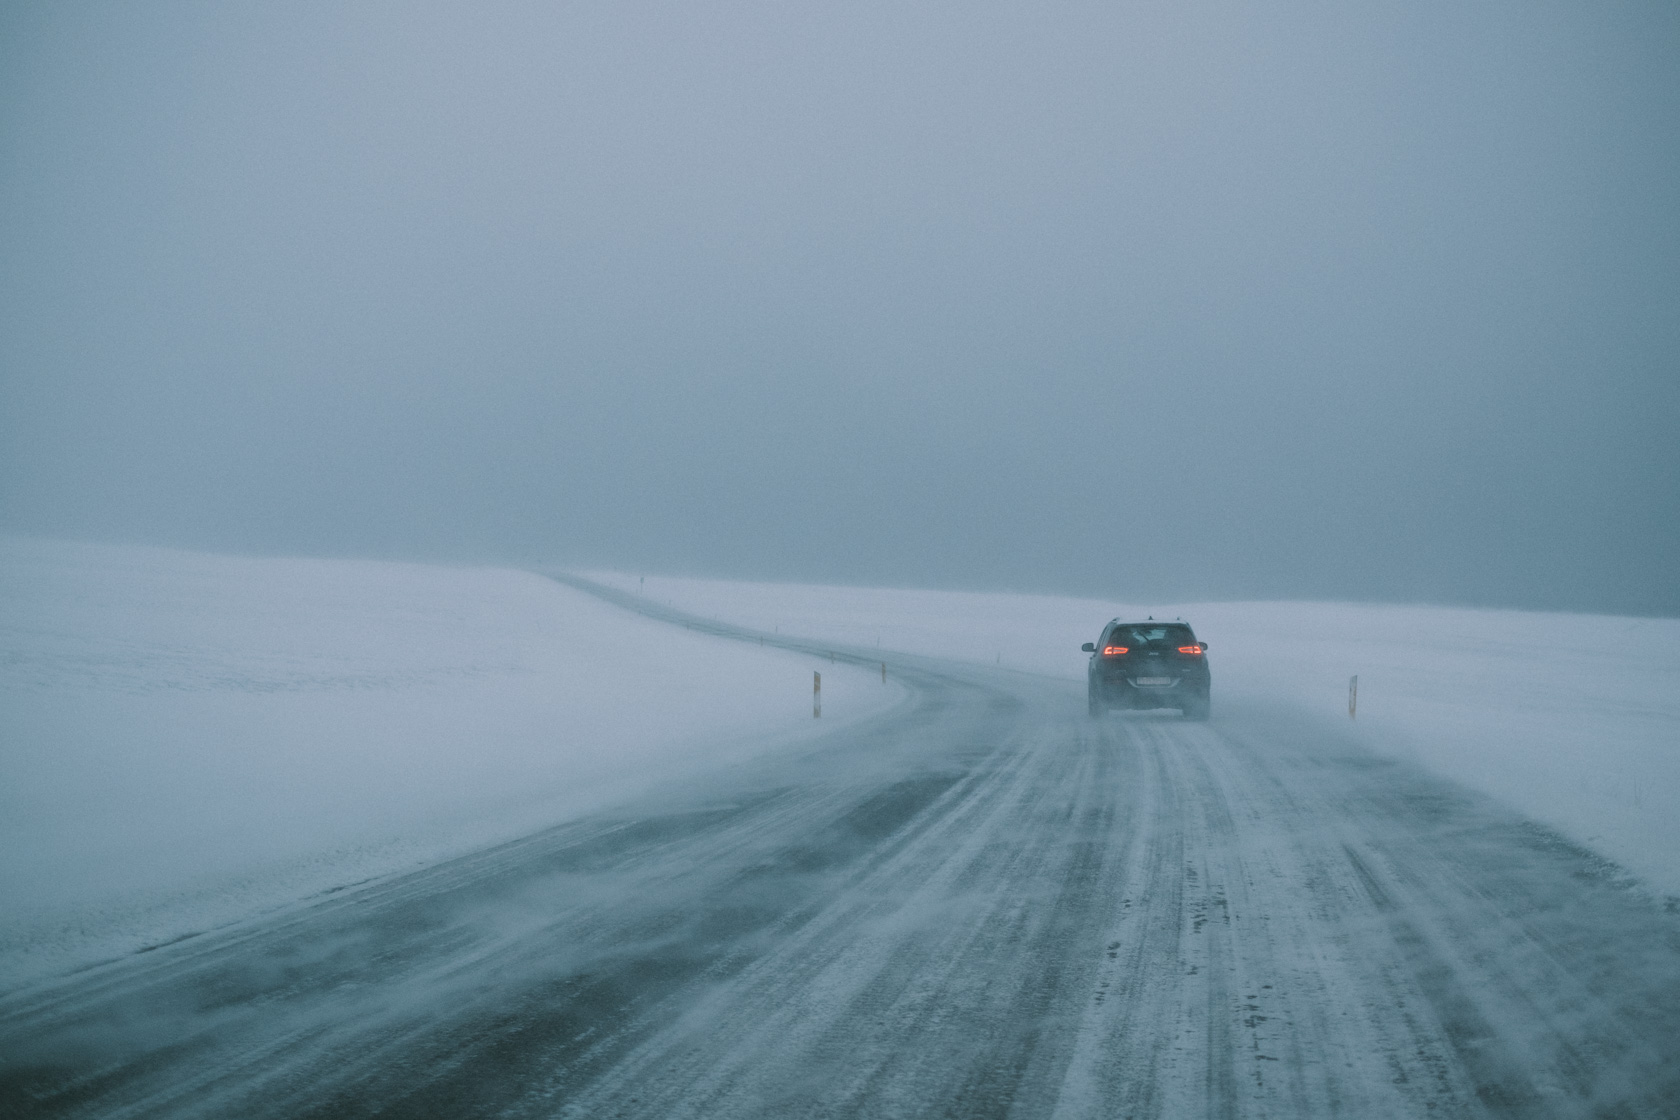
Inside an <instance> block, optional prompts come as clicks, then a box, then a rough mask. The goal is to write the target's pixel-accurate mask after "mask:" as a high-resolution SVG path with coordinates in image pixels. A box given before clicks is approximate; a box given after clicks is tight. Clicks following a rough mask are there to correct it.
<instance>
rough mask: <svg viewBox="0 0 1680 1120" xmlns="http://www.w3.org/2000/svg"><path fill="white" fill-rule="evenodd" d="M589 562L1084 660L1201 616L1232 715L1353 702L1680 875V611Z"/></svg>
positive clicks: (1368, 716) (803, 630) (1039, 664)
mask: <svg viewBox="0 0 1680 1120" xmlns="http://www.w3.org/2000/svg"><path fill="white" fill-rule="evenodd" d="M585 574H586V575H587V576H588V577H589V578H591V579H594V580H597V581H599V582H601V583H605V584H609V585H611V586H614V587H618V588H621V589H625V590H630V591H635V590H637V589H638V588H643V587H645V591H644V593H645V594H646V595H647V596H648V597H650V598H653V599H656V600H659V601H661V602H665V603H669V604H671V605H673V606H676V607H679V608H682V609H684V610H688V611H691V612H693V613H695V614H699V615H704V616H707V617H713V618H719V619H723V620H726V621H729V622H734V623H737V624H740V625H744V626H749V627H754V628H760V629H764V630H771V629H777V628H779V629H780V630H781V632H782V633H784V634H802V635H808V636H811V637H814V638H820V639H822V640H826V641H832V642H835V643H849V644H852V645H856V646H864V647H870V646H876V645H879V646H881V647H882V648H885V649H896V650H905V651H909V652H915V653H924V654H930V655H934V656H940V657H951V658H956V659H960V660H965V661H973V662H979V663H982V664H996V665H1001V666H1003V667H1004V668H1007V669H1017V670H1021V671H1024V672H1030V673H1038V674H1046V675H1050V676H1057V677H1066V678H1070V679H1075V680H1083V679H1084V673H1085V660H1086V655H1085V654H1083V653H1081V652H1080V651H1079V646H1080V644H1081V643H1082V642H1088V641H1094V640H1096V638H1097V636H1098V630H1099V629H1100V628H1101V626H1102V624H1103V623H1104V622H1105V621H1107V620H1108V619H1109V618H1112V617H1115V616H1117V615H1124V616H1131V617H1142V616H1144V615H1154V616H1155V617H1157V618H1162V617H1165V618H1171V617H1175V616H1182V617H1183V618H1185V619H1187V620H1189V621H1190V623H1191V624H1192V625H1193V626H1195V628H1196V633H1197V636H1198V637H1201V638H1203V639H1205V640H1207V641H1208V642H1209V643H1210V660H1211V663H1212V669H1213V674H1214V719H1215V721H1216V722H1221V721H1240V720H1241V719H1242V718H1243V717H1244V714H1245V713H1249V712H1256V711H1259V710H1260V709H1262V708H1264V707H1268V706H1276V705H1286V706H1288V707H1290V708H1292V709H1294V710H1295V712H1296V713H1297V714H1302V715H1304V716H1305V717H1306V718H1308V719H1317V720H1322V721H1333V722H1335V723H1336V724H1338V725H1339V726H1340V728H1341V729H1342V731H1343V733H1350V734H1353V735H1356V736H1357V737H1358V738H1359V739H1361V740H1362V741H1363V742H1365V743H1366V744H1367V745H1368V746H1369V747H1371V748H1372V749H1373V750H1377V751H1380V752H1383V753H1385V754H1388V755H1391V756H1396V757H1400V758H1404V759H1407V760H1410V761H1414V762H1418V763H1421V764H1423V765H1424V766H1427V767H1428V768H1430V769H1431V770H1433V771H1435V772H1436V773H1438V774H1441V775H1443V776H1445V777H1448V778H1451V779H1453V780H1455V781H1458V782H1461V783H1463V784H1464V785H1467V786H1469V787H1471V788H1474V789H1477V790H1481V791H1483V792H1485V793H1489V794H1492V795H1493V796H1495V797H1497V798H1499V799H1501V800H1502V801H1504V802H1505V803H1507V804H1508V805H1510V806H1512V807H1514V808H1516V809H1517V810H1519V811H1520V812H1522V813H1524V814H1526V815H1528V816H1530V817H1532V818H1533V819H1535V820H1538V821H1540V822H1543V823H1545V824H1548V825H1550V826H1552V827H1553V828H1556V829H1558V830H1559V831H1560V832H1562V833H1563V834H1564V835H1566V836H1569V837H1571V838H1572V839H1574V840H1576V841H1577V842H1579V843H1582V844H1584V845H1586V846H1588V847H1590V848H1592V849H1593V850H1595V851H1597V852H1599V853H1600V854H1602V855H1604V856H1606V857H1608V858H1609V859H1611V860H1613V861H1615V862H1616V863H1618V864H1620V865H1621V866H1622V867H1623V868H1625V869H1626V870H1628V871H1630V872H1632V873H1633V874H1634V875H1636V876H1638V877H1639V878H1640V879H1642V880H1643V881H1644V882H1645V883H1646V884H1647V885H1648V886H1649V887H1651V888H1654V889H1655V890H1657V891H1659V892H1661V893H1664V894H1668V895H1680V620H1675V619H1648V618H1622V617H1610V616H1595V615H1581V614H1541V613H1526V612H1518V611H1486V610H1462V609H1449V608H1440V607H1416V606H1373V605H1360V604H1341V603H1190V604H1174V603H1156V604H1125V603H1117V602H1106V601H1101V600H1087V599H1069V598H1057V597H1048V596H1033V595H1005V594H966V593H956V592H934V591H894V590H882V589H872V588H852V587H821V586H810V585H802V584H749V583H732V582H723V581H709V580H689V579H666V578H660V577H652V576H650V577H646V580H645V584H644V583H643V582H642V580H641V577H638V576H633V575H625V574H623V573H611V572H591V573H585ZM1354 674H1357V675H1358V677H1359V708H1358V718H1357V721H1355V722H1353V723H1352V724H1350V723H1349V720H1348V715H1347V688H1348V678H1349V677H1350V676H1353V675H1354Z"/></svg>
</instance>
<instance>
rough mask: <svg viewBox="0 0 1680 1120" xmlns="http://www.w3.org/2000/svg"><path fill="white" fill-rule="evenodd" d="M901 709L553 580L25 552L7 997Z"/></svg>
mask: <svg viewBox="0 0 1680 1120" xmlns="http://www.w3.org/2000/svg"><path fill="white" fill-rule="evenodd" d="M813 666H816V667H818V668H820V669H821V670H824V700H825V711H824V723H825V725H827V726H832V725H833V724H834V723H835V722H836V721H844V720H846V719H855V718H859V717H861V716H866V715H869V714H872V713H874V712H877V711H879V710H881V709H882V708H883V707H885V706H886V705H889V704H891V703H893V702H895V701H897V700H899V699H901V698H902V691H901V690H900V689H898V688H897V687H896V686H889V687H888V688H885V689H883V688H882V687H881V686H880V682H879V680H878V679H876V680H871V679H870V677H869V675H868V674H867V673H864V672H862V671H860V670H856V669H848V668H846V667H844V666H838V665H834V666H831V665H829V664H827V663H825V662H818V661H816V660H815V659H812V658H809V657H799V656H796V655H793V654H789V653H787V652H784V651H779V650H770V649H764V650H761V649H754V648H752V647H750V646H747V645H742V644H739V643H724V642H717V641H714V640H711V639H707V638H704V637H702V636H700V635H697V634H691V633H689V632H686V631H684V630H683V629H681V628H675V627H670V626H662V625H659V624H657V623H654V622H651V621H649V620H647V619H645V618H641V617H638V616H636V615H632V614H629V613H626V612H624V611H622V610H619V609H616V608H614V607H610V606H607V605H605V604H603V603H602V602H600V601H599V600H597V599H593V598H590V597H589V596H586V595H583V594H580V593H579V592H577V591H575V590H573V589H571V588H569V587H564V586H562V585H560V584H557V583H555V582H554V581H552V580H550V579H547V578H544V577H542V576H539V575H535V574H532V573H529V572H517V571H508V570H498V569H452V568H443V567H427V566H421V565H410V564H391V563H374V562H359V561H342V560H276V559H244V558H233V557H226V556H214V555H204V554H198V553H190V552H180V551H169V550H163V549H149V548H134V547H114V546H104V545H90V544H73V543H63V542H46V541H33V540H25V539H17V538H9V539H0V899H4V900H5V902H4V905H3V906H0V976H4V977H5V978H6V979H8V980H12V981H15V980H16V979H18V978H19V977H20V976H23V975H27V974H30V973H34V972H39V971H41V970H50V969H56V968H62V967H66V966H68V965H72V964H75V963H79V962H82V961H86V960H89V959H98V958H101V957H106V956H111V955H113V954H118V953H122V952H127V951H132V950H134V949H136V948H140V947H143V946H146V945H151V944H157V943H160V942H166V941H169V940H170V939H172V938H174V937H178V936H181V935H183V934H186V933H190V932H196V931H199V930H202V929H204V928H207V927H211V926H216V925H219V924H222V923H226V922H229V921H232V920H235V919H238V918H240V917H243V916H245V915H248V914H250V913H252V912H255V911H259V910H262V909H264V908H270V907H273V906H276V905H280V904H283V903H285V902H288V901H290V900H293V899H297V898H302V897H305V896H309V895H313V894H318V893H319V892H321V891H323V890H329V889H332V888H335V887H342V886H343V885H344V884H346V883H349V882H354V881H358V880H362V879H366V878H369V877H371V876H375V875H381V874H387V873H390V872H392V871H395V870H398V869H401V868H405V867H416V866H423V865H426V864H429V863H432V862H435V861H437V860H439V859H442V858H444V857H446V856H449V855H452V854H456V853H458V852H460V851H464V850H467V849H470V848H473V847H477V846H482V845H484V844H487V843H491V842H494V841H496V840H501V839H507V838H510V837H513V836H519V835H523V834H525V833H528V832H531V831H534V830H536V829H537V828H540V827H543V826H547V825H551V824H553V823H555V822H557V821H560V820H565V819H569V818H571V817H575V816H577V815H578V814H579V813H582V812H586V811H590V810H595V809H599V808H600V807H601V806H603V805H605V804H609V803H611V802H612V801H613V800H615V799H622V798H624V797H627V796H631V795H634V794H636V793H638V792H641V791H644V790H646V789H648V788H649V787H650V786H653V785H655V784H657V783H659V782H665V781H671V780H675V779H680V778H681V777H683V776H684V775H685V774H692V773H696V772H699V771H702V770H705V769H707V768H710V767H715V766H718V765H722V764H727V763H729V762H731V761H736V760H739V759H742V758H747V757H751V756H752V755H753V754H755V753H756V752H759V751H763V750H768V749H772V748H778V747H783V746H785V745H786V744H787V742H788V741H789V740H790V739H791V740H797V738H798V736H799V735H800V734H802V733H809V732H810V731H811V730H812V728H811V725H812V723H813V720H812V719H811V672H812V668H813Z"/></svg>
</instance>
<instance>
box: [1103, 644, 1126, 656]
mask: <svg viewBox="0 0 1680 1120" xmlns="http://www.w3.org/2000/svg"><path fill="white" fill-rule="evenodd" d="M1125 652H1126V647H1125V646H1104V647H1103V656H1104V657H1119V656H1120V655H1121V654H1122V653H1125Z"/></svg>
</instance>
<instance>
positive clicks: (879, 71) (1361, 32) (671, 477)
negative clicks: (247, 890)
mask: <svg viewBox="0 0 1680 1120" xmlns="http://www.w3.org/2000/svg"><path fill="white" fill-rule="evenodd" d="M1677 432H1680V6H1677V5H1675V4H1673V3H1672V2H1671V0H1653V2H1646V3H1642V2H1625V0H1590V2H1589V0H1579V2H1572V3H1558V2H1547V0H1511V2H1490V0H1373V2H1368V3H1357V4H1348V3H1332V2H1329V0H1266V2H1253V3H1248V2H1228V0H1211V2H1196V0H1188V2H1187V0H1161V2H1155V0H1150V2H1147V3H1125V2H1107V3H1055V2H1050V3H1046V2H1042V0H1034V2H1031V3H1028V2H1024V0H1023V2H1016V3H990V2H984V0H981V2H976V0H964V2H962V3H955V2H944V0H939V2H931V3H928V2H924V3H904V2H894V3H875V2H870V0H864V2H857V0H848V2H845V3H830V2H826V0H814V2H809V3H769V2H764V3H750V2H736V0H722V2H716V3H692V2H690V3H665V2H658V0H655V2H648V0H611V2H598V3H541V4H537V3H533V4H506V3H504V4H492V3H462V4H458V5H433V4H416V3H408V2H392V3H384V4H381V3H346V2H342V0H333V2H330V3H316V4H311V3H305V2H296V0H288V2H286V3H273V4H266V5H262V4H230V3H226V2H224V0H215V2H207V3H165V2H155V3H145V2H140V3H118V2H111V3H76V2H73V0H53V2H51V3H45V2H43V3H27V2H18V0H13V2H11V3H8V4H6V5H5V6H4V7H0V529H4V530H5V531H10V532H24V533H32V534H40V535H51V536H68V537H86V538H99V539H117V540H135V541H146V542H153V543H164V544H177V545H184V546H189V547H205V548H215V549H220V550H227V551H248V552H263V553H273V552H283V553H304V554H332V555H356V554H359V555H381V556H411V557H416V558H424V559H449V560H478V559H489V560H513V561H520V560H549V561H558V562H563V563H575V564H592V565H612V566H617V567H623V568H626V569H629V570H632V571H638V570H645V571H658V572H668V573H692V574H709V575H724V576H740V577H751V578H764V577H769V578H788V579H807V580H830V581H841V582H855V583H880V584H898V585H918V586H949V587H970V588H975V587H979V588H1014V589H1020V590H1037V591H1066V592H1080V593H1102V594H1107V595H1112V596H1117V597H1121V598H1128V599H1133V600H1138V599H1148V598H1186V597H1205V598H1231V597H1291V598H1308V597H1311V598H1319V597H1323V598H1357V599H1390V600H1422V601H1434V602H1459V603H1477V604H1488V605H1511V606H1525V607H1557V608H1567V609H1598V610H1612V611H1627V612H1634V613H1669V614H1673V613H1680V578H1677V573H1680V563H1677V560H1680V436H1677Z"/></svg>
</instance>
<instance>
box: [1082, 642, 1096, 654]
mask: <svg viewBox="0 0 1680 1120" xmlns="http://www.w3.org/2000/svg"><path fill="white" fill-rule="evenodd" d="M1079 649H1080V652H1082V653H1095V652H1097V643H1095V642H1086V643H1085V644H1084V645H1082V646H1080V647H1079Z"/></svg>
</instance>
